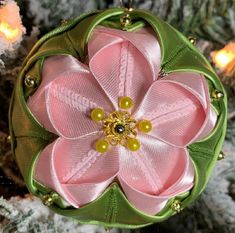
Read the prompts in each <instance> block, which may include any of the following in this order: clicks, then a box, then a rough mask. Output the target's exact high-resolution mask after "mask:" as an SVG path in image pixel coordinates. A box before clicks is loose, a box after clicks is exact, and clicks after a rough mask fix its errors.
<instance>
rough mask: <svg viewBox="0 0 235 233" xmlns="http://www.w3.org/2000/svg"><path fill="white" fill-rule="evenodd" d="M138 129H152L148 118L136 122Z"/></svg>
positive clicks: (144, 130) (145, 130)
mask: <svg viewBox="0 0 235 233" xmlns="http://www.w3.org/2000/svg"><path fill="white" fill-rule="evenodd" d="M138 129H139V130H140V131H141V132H143V133H149V132H150V131H151V130H152V123H151V122H150V121H148V120H141V121H140V122H139V123H138Z"/></svg>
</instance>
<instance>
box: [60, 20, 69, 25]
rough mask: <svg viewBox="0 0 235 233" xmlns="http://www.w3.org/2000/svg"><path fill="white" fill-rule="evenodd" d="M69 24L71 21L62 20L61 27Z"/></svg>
mask: <svg viewBox="0 0 235 233" xmlns="http://www.w3.org/2000/svg"><path fill="white" fill-rule="evenodd" d="M68 23H69V21H68V20H67V19H62V20H61V25H62V26H64V25H67V24H68Z"/></svg>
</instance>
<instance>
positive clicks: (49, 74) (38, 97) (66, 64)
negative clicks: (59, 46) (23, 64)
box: [28, 55, 89, 134]
mask: <svg viewBox="0 0 235 233" xmlns="http://www.w3.org/2000/svg"><path fill="white" fill-rule="evenodd" d="M71 69H72V70H74V71H75V70H76V71H77V72H80V73H81V74H83V73H84V74H87V73H89V70H88V68H87V66H85V65H84V64H82V63H80V62H79V61H78V60H77V59H75V58H74V57H72V56H70V55H66V56H52V57H49V58H47V59H46V60H45V62H44V64H43V70H42V79H41V80H42V81H41V83H40V86H39V87H38V89H37V91H36V92H35V93H34V94H33V95H32V96H30V97H29V99H28V107H29V109H30V110H31V112H32V113H33V115H34V116H35V118H36V119H37V120H38V121H39V122H40V123H41V124H42V125H43V126H44V127H45V128H46V129H47V130H49V131H50V132H53V133H55V134H56V133H57V132H56V130H55V129H54V127H53V126H52V124H51V122H50V119H49V118H48V115H47V112H46V99H45V91H46V89H47V88H48V85H49V84H50V83H52V82H53V81H54V80H56V79H57V78H58V77H59V76H60V75H61V74H63V73H66V72H69V71H70V70H71Z"/></svg>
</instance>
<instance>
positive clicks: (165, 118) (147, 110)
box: [134, 80, 206, 147]
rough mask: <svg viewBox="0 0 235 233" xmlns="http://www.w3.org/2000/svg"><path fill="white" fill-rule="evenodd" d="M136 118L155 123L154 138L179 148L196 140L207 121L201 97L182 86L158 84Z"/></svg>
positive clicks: (146, 96)
mask: <svg viewBox="0 0 235 233" xmlns="http://www.w3.org/2000/svg"><path fill="white" fill-rule="evenodd" d="M134 115H135V116H134V117H135V118H136V119H139V120H140V119H142V118H144V119H147V120H150V121H151V122H152V125H153V129H152V131H151V132H150V133H149V134H150V135H152V136H154V137H156V138H158V139H160V140H162V141H165V142H167V143H168V144H171V145H175V146H180V147H182V146H186V145H187V144H188V143H190V142H191V141H192V139H194V138H195V136H196V135H197V134H198V132H199V131H200V129H201V128H202V126H203V124H204V122H205V119H206V110H205V109H204V108H203V106H202V104H201V102H200V101H199V99H198V97H197V96H196V95H194V94H193V93H192V92H190V91H189V90H188V89H186V88H184V87H183V86H182V85H181V84H179V83H177V82H174V81H170V80H160V81H155V82H154V83H153V85H152V86H151V87H150V89H149V90H148V92H147V94H146V95H145V97H144V99H143V101H142V103H141V105H140V107H139V109H138V110H137V112H136V114H134Z"/></svg>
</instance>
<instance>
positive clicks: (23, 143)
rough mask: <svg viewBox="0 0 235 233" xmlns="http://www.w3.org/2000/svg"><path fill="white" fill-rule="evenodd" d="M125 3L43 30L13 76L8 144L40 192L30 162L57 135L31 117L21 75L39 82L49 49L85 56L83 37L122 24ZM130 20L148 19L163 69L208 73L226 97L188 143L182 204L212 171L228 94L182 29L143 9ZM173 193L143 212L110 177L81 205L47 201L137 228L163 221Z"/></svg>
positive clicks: (69, 212) (94, 219) (87, 219)
mask: <svg viewBox="0 0 235 233" xmlns="http://www.w3.org/2000/svg"><path fill="white" fill-rule="evenodd" d="M123 13H124V9H120V8H119V9H109V10H106V11H102V12H91V13H89V14H83V15H81V16H79V17H77V18H76V19H74V20H72V21H70V22H69V23H68V24H66V25H62V26H61V27H59V28H57V29H55V30H54V31H52V32H50V33H49V34H47V35H45V36H44V37H43V38H42V39H41V40H39V41H38V43H37V44H36V45H35V46H34V48H33V49H32V51H31V52H30V54H29V55H28V57H27V58H26V60H25V62H24V64H23V68H22V70H21V72H20V75H19V78H18V80H17V82H16V86H15V89H14V93H13V96H12V101H11V105H10V112H9V122H10V133H11V137H12V150H13V153H14V156H15V158H16V161H17V163H18V165H19V168H20V171H21V173H22V175H23V177H24V179H25V182H26V184H27V187H28V189H29V190H30V192H32V193H33V194H35V195H37V196H39V197H42V195H43V194H47V193H50V192H51V191H52V190H50V189H48V188H47V187H44V186H43V185H42V184H38V183H37V182H36V181H34V180H33V171H34V164H35V162H36V161H37V158H38V156H40V152H41V150H43V148H45V146H46V145H48V144H49V143H51V142H52V141H53V140H55V138H56V135H53V134H51V133H49V132H48V131H46V129H44V128H43V127H42V125H40V123H39V122H37V120H36V119H35V118H34V117H33V115H32V114H31V112H30V110H29V109H28V107H27V105H26V100H27V97H28V96H29V95H31V94H32V93H34V91H35V90H36V87H35V88H33V89H32V88H26V87H24V78H25V76H26V75H28V74H30V75H31V76H32V77H35V80H36V84H37V85H40V81H41V71H42V67H43V63H44V60H45V59H46V58H47V57H48V56H52V55H58V54H62V55H67V54H70V55H72V56H74V57H76V58H78V59H80V60H81V61H83V60H84V59H85V57H86V54H87V42H88V40H89V37H90V35H91V33H92V31H93V29H94V28H95V27H96V26H97V25H103V26H109V27H113V28H118V29H121V28H122V27H121V25H120V17H121V16H122V14H123ZM130 15H131V18H132V21H133V24H132V25H131V26H128V27H126V28H125V30H128V31H134V30H136V29H138V28H141V27H143V26H145V25H150V26H151V27H152V28H153V30H154V31H155V32H156V36H157V37H158V39H159V42H160V45H161V51H162V71H163V72H165V73H169V72H172V71H196V72H200V73H202V74H203V75H205V76H206V77H207V82H208V86H209V90H210V92H212V91H213V90H219V91H222V92H223V93H224V94H225V97H224V98H223V99H221V100H219V101H214V100H212V102H211V104H212V106H213V107H214V109H215V110H216V112H217V113H218V121H217V125H216V128H215V129H214V130H213V132H212V133H211V134H210V135H209V136H208V137H207V138H206V139H204V140H203V141H200V142H197V143H194V144H192V145H190V146H189V147H188V149H189V153H190V156H191V157H192V159H193V163H194V166H195V170H196V180H195V186H194V188H193V189H192V190H191V191H190V192H187V193H185V194H184V195H182V196H178V197H175V199H177V200H181V201H182V205H183V207H186V206H187V205H189V204H190V203H191V202H192V201H194V200H195V199H196V198H197V197H198V195H199V194H200V193H201V192H202V191H203V189H204V188H205V186H206V184H207V182H208V178H209V177H210V174H211V171H212V169H213V167H214V166H215V163H216V161H217V157H218V155H219V153H220V150H221V147H222V143H223V141H224V137H225V132H226V119H227V98H226V93H225V90H224V89H223V86H222V84H221V83H220V81H219V79H218V78H217V76H216V74H215V73H214V71H213V69H212V67H211V66H210V64H209V63H208V62H207V60H206V59H205V58H204V57H203V55H201V54H200V53H199V52H198V51H197V49H196V48H195V47H194V46H193V45H192V44H191V43H190V42H189V41H188V40H187V38H185V37H184V36H183V35H182V34H181V33H179V32H178V31H176V30H175V29H174V28H172V27H171V26H170V25H168V24H167V23H165V22H163V21H161V20H160V19H159V18H156V17H155V16H153V15H152V14H151V13H149V12H147V11H142V10H134V11H132V12H130ZM173 201H174V198H173V199H171V200H170V201H169V202H168V203H167V205H166V207H165V208H164V209H163V210H162V211H161V212H160V213H159V214H158V215H157V216H150V215H146V214H144V213H142V212H140V211H138V210H137V209H136V208H134V207H133V206H132V205H131V204H130V203H129V202H128V200H127V198H126V197H125V195H124V194H123V192H122V191H121V188H120V187H119V185H118V184H117V183H113V184H112V185H111V186H110V187H109V188H108V189H107V190H106V191H105V192H104V193H103V194H102V195H101V196H100V197H99V198H98V199H97V200H95V201H94V202H92V203H90V204H88V205H86V206H84V207H82V208H79V209H72V208H71V209H70V208H65V206H64V203H63V200H62V198H59V199H58V200H57V201H55V204H53V205H52V206H51V209H53V210H54V211H55V212H57V213H59V214H62V215H66V216H70V217H73V218H75V219H78V221H80V222H81V223H89V224H99V225H103V226H106V227H121V228H139V227H143V226H147V225H149V224H152V223H154V222H160V221H163V220H165V219H167V218H169V217H170V216H172V215H174V214H175V212H173V210H172V209H171V204H172V202H173Z"/></svg>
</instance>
